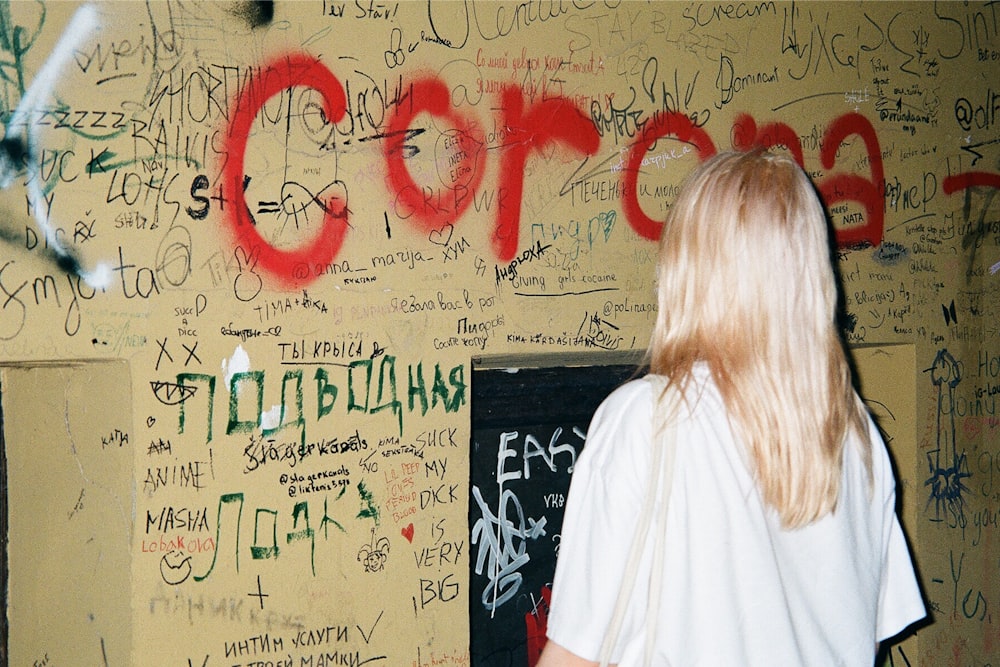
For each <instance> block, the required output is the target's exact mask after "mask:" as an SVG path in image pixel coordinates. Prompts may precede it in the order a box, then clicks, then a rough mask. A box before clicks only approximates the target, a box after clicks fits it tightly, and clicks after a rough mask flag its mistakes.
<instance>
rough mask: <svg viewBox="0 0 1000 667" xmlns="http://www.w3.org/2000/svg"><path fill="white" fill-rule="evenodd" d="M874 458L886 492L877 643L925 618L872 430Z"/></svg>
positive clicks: (889, 481) (887, 473)
mask: <svg viewBox="0 0 1000 667" xmlns="http://www.w3.org/2000/svg"><path fill="white" fill-rule="evenodd" d="M872 431H873V433H872V445H873V447H875V452H874V453H873V455H874V456H875V457H881V459H882V466H881V468H882V476H883V484H884V487H883V488H884V489H885V492H884V493H885V495H884V501H883V506H882V511H883V526H884V530H883V554H884V556H883V560H882V576H881V584H880V588H879V598H878V616H877V619H876V628H875V633H876V634H875V637H876V639H877V640H878V641H882V640H884V639H888V638H889V637H893V636H895V635H897V634H899V633H900V632H902V631H903V630H904V629H906V627H907V626H909V625H910V624H912V623H914V622H916V621H919V620H920V619H922V618H923V617H924V616H926V615H927V610H926V608H925V607H924V601H923V597H922V596H921V594H920V586H919V584H918V583H917V575H916V573H915V571H914V568H913V561H912V560H911V558H910V551H909V549H908V547H907V544H906V538H905V536H904V535H903V528H902V526H901V525H900V523H899V518H898V517H897V516H896V491H895V480H894V479H893V477H892V468H891V466H890V464H889V460H888V454H887V453H886V450H885V445H884V444H883V442H882V439H881V437H880V436H879V434H878V432H877V431H876V430H875V428H874V426H873V427H872Z"/></svg>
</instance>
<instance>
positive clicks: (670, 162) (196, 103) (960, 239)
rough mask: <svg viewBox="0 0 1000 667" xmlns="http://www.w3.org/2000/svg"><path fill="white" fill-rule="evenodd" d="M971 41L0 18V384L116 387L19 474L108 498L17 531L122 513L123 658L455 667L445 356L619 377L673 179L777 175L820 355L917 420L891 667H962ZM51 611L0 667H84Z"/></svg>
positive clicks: (621, 5) (974, 543)
mask: <svg viewBox="0 0 1000 667" xmlns="http://www.w3.org/2000/svg"><path fill="white" fill-rule="evenodd" d="M272 10H273V11H272ZM998 14H1000V9H998V7H997V5H995V4H991V3H983V2H972V3H947V2H945V3H934V4H932V3H923V2H919V3H917V2H914V3H857V2H852V3H848V2H835V3H820V2H816V3H796V4H785V3H728V2H723V3H704V4H699V3H686V2H683V3H681V2H678V3H640V2H618V1H616V0H604V1H591V0H574V1H570V0H563V1H561V2H555V1H553V2H537V1H534V0H533V1H531V2H523V3H519V4H515V3H505V4H502V5H500V4H495V3H491V2H475V3H474V2H439V1H430V2H426V3H425V2H389V1H384V0H383V1H381V2H369V1H368V0H356V1H353V2H333V1H331V0H322V1H321V0H311V1H308V2H305V1H303V2H276V3H273V6H272V5H270V4H268V3H258V4H252V3H237V2H230V3H225V2H219V3H206V2H186V1H185V2H181V1H170V2H159V1H157V2H150V3H148V4H143V3H138V2H135V3H133V2H129V3H97V4H93V5H90V4H82V3H69V2H37V3H34V2H32V3H29V2H12V3H4V4H2V5H0V18H2V21H0V31H2V32H0V49H2V65H0V74H2V81H0V95H2V98H0V110H2V114H3V115H2V122H3V124H4V127H5V130H6V133H5V136H4V140H3V144H2V148H3V149H4V157H5V160H4V161H3V164H2V173H3V176H4V178H3V182H2V184H3V187H4V189H3V191H2V194H0V197H2V202H0V211H2V215H0V237H2V243H0V361H2V362H7V363H9V364H13V363H14V362H16V368H18V369H25V368H31V367H32V365H33V364H34V363H35V362H43V361H44V362H70V361H74V362H77V361H83V360H91V361H108V360H118V361H124V362H127V366H128V371H127V373H126V375H127V377H129V378H130V386H128V387H127V390H128V391H125V392H122V391H119V389H120V387H109V386H108V382H107V380H106V378H107V377H108V373H107V372H106V369H107V367H106V366H101V367H100V368H101V369H104V370H95V371H94V372H93V373H92V374H89V375H88V374H87V373H88V371H87V370H86V369H87V366H86V365H84V366H74V368H76V369H78V372H80V373H84V377H85V379H84V380H83V382H84V385H83V386H84V387H86V388H87V389H89V391H87V390H83V391H82V393H80V396H81V398H80V400H84V398H83V397H86V400H90V401H92V402H93V403H94V405H95V406H100V407H101V409H100V410H98V409H97V408H96V407H95V410H94V411H93V412H91V413H89V414H90V416H89V417H87V416H83V417H80V418H79V419H83V420H84V421H83V422H80V421H77V422H76V423H75V425H74V426H73V429H70V428H69V427H67V428H66V429H64V430H63V432H62V433H61V434H60V436H59V439H55V440H53V441H52V446H53V447H57V446H58V447H76V448H92V449H93V451H92V452H91V454H90V458H88V459H87V461H89V462H90V463H91V464H94V465H96V463H95V461H100V456H101V454H100V452H106V453H107V452H110V451H112V450H113V451H119V450H126V451H128V452H130V454H131V459H132V461H133V462H134V465H133V467H132V469H133V477H132V480H131V481H130V485H131V491H130V492H129V493H125V494H121V493H119V487H118V486H116V485H117V484H118V482H114V483H112V482H110V481H107V482H106V481H102V480H101V479H99V478H95V477H93V476H91V475H87V474H86V472H85V471H82V470H76V471H74V470H72V469H71V468H67V467H66V466H65V465H64V463H65V461H63V463H60V464H58V465H57V464H56V463H53V464H52V465H53V467H54V468H53V469H56V468H58V469H59V470H62V471H63V472H62V473H59V474H56V473H53V477H52V478H50V479H34V478H32V479H30V480H26V479H25V478H23V477H18V475H19V474H21V473H22V470H21V469H20V468H15V467H13V466H11V467H10V468H9V470H8V476H9V477H10V484H11V488H12V489H13V488H14V487H15V485H17V484H33V485H37V488H38V489H39V490H43V489H47V488H48V489H52V490H53V494H55V489H56V488H57V487H58V488H59V494H58V497H59V498H63V497H65V498H67V499H69V500H68V501H67V502H70V503H71V506H69V507H60V506H59V502H55V501H53V503H54V504H52V505H50V506H49V507H51V510H47V511H51V515H48V516H47V518H46V520H45V521H41V520H40V525H47V526H58V525H59V523H58V522H59V521H65V522H67V524H66V530H65V535H66V536H67V541H66V542H63V543H62V546H61V548H62V549H63V550H64V552H65V557H66V558H67V560H71V559H72V558H74V556H75V555H77V554H79V553H81V552H86V546H85V545H82V544H79V543H78V541H76V542H74V541H72V540H69V539H68V538H69V536H71V535H78V534H80V533H79V531H78V530H77V529H76V525H75V524H74V523H73V522H80V521H83V522H86V524H87V525H88V526H91V527H93V531H94V535H95V539H97V540H100V539H101V538H102V536H105V535H106V534H109V533H106V532H103V531H119V530H120V526H119V525H118V524H117V523H114V522H113V521H112V519H111V518H110V517H111V516H112V515H113V513H114V512H115V511H117V509H113V508H112V506H113V505H114V506H115V508H117V505H118V504H121V506H123V507H127V508H129V509H130V510H131V514H132V521H131V533H130V535H128V536H127V540H126V541H127V542H128V543H129V544H130V546H129V547H128V548H127V557H128V558H127V560H128V561H130V563H131V565H130V588H131V601H132V608H131V619H132V623H131V638H130V639H128V638H127V636H128V633H127V632H126V633H120V634H122V635H123V637H125V638H120V639H118V640H117V641H118V642H119V645H116V646H115V647H114V649H113V650H114V652H116V653H117V654H128V653H129V652H131V655H132V663H133V664H136V665H144V664H154V662H155V664H179V665H180V664H193V665H202V664H208V665H213V664H227V665H230V664H248V663H252V662H254V661H261V660H271V661H277V660H279V659H288V660H291V661H292V664H296V665H299V664H323V662H318V661H327V660H332V659H333V658H332V657H330V656H334V655H335V654H336V655H337V656H340V657H343V656H347V659H348V660H355V661H356V662H357V663H360V662H363V661H365V660H369V659H372V660H375V659H377V658H379V657H382V656H384V659H382V660H376V662H380V663H381V664H391V665H404V664H405V665H410V664H413V665H417V664H420V665H430V664H467V663H468V662H469V656H468V620H467V612H468V600H469V598H470V597H472V598H475V597H476V596H477V595H478V594H479V592H478V591H473V590H470V586H469V581H468V575H467V572H468V565H469V561H468V559H469V557H470V556H472V557H475V554H476V550H477V549H479V548H481V547H480V545H472V544H470V539H469V537H470V536H469V532H468V528H467V503H468V488H467V486H468V473H469V460H468V452H469V449H468V441H469V434H470V424H469V414H470V411H469V400H468V395H469V387H468V384H469V382H470V378H471V369H472V364H473V360H474V359H476V358H478V357H481V356H487V355H520V354H529V353H531V354H534V353H569V352H582V351H588V352H594V351H600V350H607V351H624V350H630V349H641V348H642V347H643V346H644V345H645V342H646V339H647V337H648V335H649V331H650V327H651V323H652V321H653V319H654V318H655V316H656V313H655V304H654V298H653V287H654V286H653V282H652V269H653V261H654V256H655V242H654V241H653V240H652V239H653V238H655V236H656V232H657V229H658V225H659V223H658V221H659V220H662V219H663V216H664V214H665V211H666V210H667V209H668V208H669V206H670V202H671V201H672V199H673V197H674V194H675V193H676V188H677V186H678V184H679V183H680V182H681V180H682V179H683V177H684V176H685V175H686V174H687V173H688V172H689V171H690V170H691V169H692V168H693V167H694V166H695V165H696V164H697V163H698V162H699V160H700V159H703V158H704V157H705V156H707V155H709V154H711V153H713V152H715V151H717V150H725V149H730V148H733V147H737V148H745V147H748V146H751V145H754V144H765V145H777V146H781V147H783V148H781V150H790V151H792V152H793V154H795V155H796V157H797V158H798V159H799V160H800V162H801V163H802V164H803V166H804V167H805V168H806V170H807V171H808V172H809V173H810V174H811V175H812V176H813V177H814V179H815V181H816V183H817V185H818V187H819V188H820V190H821V192H822V193H823V194H824V196H825V198H826V201H827V203H828V205H829V209H830V214H831V218H832V220H833V223H834V226H835V228H836V230H837V236H838V240H839V242H840V246H841V247H840V254H839V264H840V270H841V274H842V277H843V280H844V296H845V302H846V309H847V312H848V317H846V318H845V334H846V337H847V339H848V340H849V341H850V342H851V343H852V344H855V345H875V346H902V347H900V348H896V349H904V348H905V349H909V350H910V353H909V354H910V357H912V360H913V362H912V367H911V368H909V369H908V370H907V371H905V372H902V373H899V374H898V375H896V376H894V377H891V378H880V380H888V381H889V382H890V383H895V385H894V386H896V387H898V389H899V393H900V394H901V395H915V397H916V406H915V422H914V423H912V424H909V425H903V426H900V425H898V424H897V427H898V428H899V429H900V433H901V435H900V437H901V438H904V439H907V440H910V441H912V442H913V443H914V445H913V450H912V452H911V453H910V454H909V455H908V456H905V457H900V455H899V453H897V462H898V463H899V464H900V466H901V468H902V469H901V477H903V478H904V479H906V480H910V483H909V484H907V485H905V486H906V488H905V494H904V495H905V497H906V498H907V501H908V502H910V503H911V505H910V506H909V507H910V509H909V510H908V512H907V514H908V521H907V524H908V525H907V530H908V533H909V535H910V538H911V541H912V542H913V544H914V548H915V551H916V553H917V560H918V563H919V566H920V571H921V579H922V583H923V586H924V589H925V591H926V594H927V598H928V601H929V604H930V606H931V607H932V609H933V615H934V623H933V624H932V625H930V626H929V627H926V628H924V629H922V630H921V631H920V634H919V637H918V642H915V643H914V644H913V645H912V646H913V648H906V647H907V646H908V645H904V648H902V649H900V648H899V647H897V649H895V650H896V653H895V654H894V655H893V659H894V660H898V661H899V663H897V664H902V662H903V660H904V658H905V660H908V661H909V663H910V664H925V665H941V664H956V665H957V664H962V665H985V664H988V663H990V662H995V661H996V660H997V658H998V655H1000V629H998V625H997V624H998V623H1000V616H998V606H1000V586H998V582H1000V576H998V572H997V562H998V558H1000V551H998V550H1000V546H998V544H997V540H996V533H997V512H998V510H1000V437H998V433H1000V416H998V415H997V409H996V407H997V402H998V398H1000V344H998V343H1000V330H998V328H997V322H998V321H1000V320H998V315H1000V313H998V306H1000V298H998V292H1000V290H998V284H1000V276H997V275H995V272H996V266H997V263H998V262H1000V252H998V241H1000V203H998V202H997V200H996V199H995V198H994V197H995V194H996V190H997V187H998V185H1000V140H998V137H1000V16H998ZM331 119H334V120H336V122H335V123H333V124H331V123H330V120H331ZM991 267H992V268H991ZM774 270H775V271H781V270H782V267H780V266H777V267H774ZM58 365H60V364H57V366H58ZM14 367H15V366H11V367H9V368H8V370H7V371H5V372H4V374H3V375H2V380H3V381H4V383H5V387H4V390H5V410H6V412H7V415H8V416H9V415H10V410H11V409H12V408H11V406H10V405H8V403H7V400H8V397H9V395H10V394H9V392H10V387H11V386H12V384H13V383H15V382H17V381H18V380H17V379H16V378H20V377H24V374H23V373H21V372H20V371H19V372H17V373H15V372H14V371H13V370H11V369H12V368H14ZM95 368H97V367H96V366H95ZM79 369H83V370H79ZM29 375H30V374H29ZM37 377H38V378H41V379H37V380H33V381H32V382H33V384H32V385H31V386H32V387H33V391H36V392H38V394H39V395H40V396H41V395H45V394H48V393H51V392H54V391H59V392H61V391H62V388H61V387H59V386H57V385H58V384H59V383H60V382H62V380H54V379H45V378H53V377H59V376H58V374H56V375H50V374H42V375H39V376H37ZM102 378H104V379H105V381H104V382H102V381H101V379H102ZM75 381H76V380H74V382H75ZM74 386H75V385H74ZM28 404H29V405H30V404H31V401H30V400H29V401H28ZM19 405H23V404H19ZM36 405H37V412H35V413H34V414H32V415H31V417H32V419H34V420H37V421H40V422H47V423H54V424H55V425H56V426H58V425H59V424H61V423H62V422H63V420H64V419H65V414H64V413H65V409H64V406H63V404H62V403H59V402H58V401H56V402H55V403H53V402H51V401H49V402H46V401H41V400H39V401H38V402H37V404H36ZM18 409H19V410H21V409H22V408H18ZM108 415H112V416H108ZM87 419H90V420H91V421H90V422H89V423H90V424H91V425H92V426H91V427H90V428H81V427H80V424H81V423H84V424H86V423H88V422H86V420H87ZM70 433H72V436H70V435H66V434H70ZM64 435H65V438H64V437H63V436H64ZM53 437H55V436H53ZM46 441H47V438H44V437H41V436H32V435H31V433H30V432H27V431H21V432H19V433H14V434H8V447H10V448H12V449H13V448H14V447H18V448H22V447H28V448H30V449H32V450H34V449H40V448H41V449H44V447H45V445H46ZM18 451H19V452H20V453H21V454H23V452H21V450H20V449H18ZM303 453H305V456H303V455H302V454H303ZM106 455H109V454H106ZM95 457H96V458H95ZM8 460H11V458H10V457H9V459H8ZM60 460H61V459H60ZM110 465H111V464H110V463H109V466H110ZM60 466H61V467H60ZM67 470H68V472H67ZM324 474H325V475H326V476H323V475H324ZM311 475H312V476H314V478H313V479H312V481H311V482H310V476H311ZM300 478H301V480H300ZM299 480H300V481H299ZM119 481H120V480H119ZM310 484H312V486H310ZM324 486H325V488H318V487H324ZM124 488H129V484H126V485H125V487H124ZM98 489H100V492H99V491H98ZM102 494H111V495H112V496H113V497H114V498H115V502H114V503H110V502H100V501H98V500H97V498H101V497H102ZM53 497H56V496H55V495H54V496H53ZM80 498H83V501H82V508H80V509H78V510H77V511H76V512H74V508H75V504H73V503H75V502H77V501H79V499H80ZM90 498H94V499H95V500H94V502H92V503H91V502H89V499H90ZM33 507H34V506H33ZM25 511H26V512H30V511H31V509H30V508H27V509H26V508H23V507H16V506H12V507H11V512H12V513H19V512H25ZM63 517H65V519H63ZM170 517H172V519H171V518H170ZM11 525H12V528H13V525H14V522H13V521H12V522H11ZM71 527H72V530H71ZM181 541H183V542H181ZM107 543H108V545H112V544H121V540H120V539H119V540H117V541H116V540H114V539H111V538H109V539H108V542H107ZM181 544H183V547H182V548H181ZM443 544H450V545H452V546H451V549H450V550H448V551H445V550H444V549H441V545H443ZM22 546H23V545H18V544H14V543H12V544H11V550H12V554H13V556H12V559H13V558H16V554H17V553H18V552H17V549H19V548H22ZM34 546H35V547H38V546H39V545H38V544H36V545H34ZM52 548H59V547H52ZM110 548H112V547H111V546H109V549H110ZM115 554H116V557H118V556H120V555H121V551H120V549H119V550H117V551H115ZM435 554H436V555H437V557H436V558H434V557H433V556H434V555H435ZM446 554H454V555H457V557H454V558H453V557H450V556H448V555H446ZM425 556H427V557H426V558H425ZM89 583H92V584H93V585H94V586H95V587H99V586H102V585H103V582H101V581H100V580H98V578H97V577H94V580H93V581H92V582H89ZM84 589H86V586H83V587H81V590H84ZM264 596H266V597H264ZM96 599H98V598H95V600H96ZM95 604H97V603H95ZM85 606H86V605H83V607H85ZM49 611H50V615H51V617H52V622H53V623H55V625H54V626H52V628H49V629H45V628H38V627H34V628H33V629H32V630H31V631H30V632H29V633H28V635H25V634H17V635H16V637H15V636H14V635H12V641H11V660H12V662H11V664H17V665H31V664H33V663H37V664H45V663H46V662H47V661H50V662H49V664H68V663H70V662H72V661H73V660H72V656H73V655H77V656H79V655H81V653H79V651H82V650H85V649H83V648H79V649H76V648H70V649H68V650H70V651H73V652H71V653H70V657H63V658H61V659H58V660H57V656H58V654H59V652H60V650H63V649H61V648H60V647H61V646H65V644H61V643H60V639H59V632H58V628H59V627H60V626H59V624H60V623H62V624H70V625H74V624H75V625H77V626H79V625H80V624H83V625H84V626H86V625H87V623H90V622H93V620H92V619H89V620H88V618H86V612H81V614H82V616H83V617H76V618H70V617H69V615H67V616H65V617H64V616H60V615H59V614H58V611H57V610H56V608H55V607H54V606H53V608H52V609H50V610H49ZM33 613H34V612H33ZM17 614H18V609H17V608H16V607H12V609H11V611H10V615H11V628H12V633H13V632H15V631H17V632H18V633H20V630H19V629H18V626H17V621H18V618H19V617H18V615H17ZM43 615H44V614H43ZM98 615H99V614H98ZM99 634H100V633H98V632H97V631H96V630H95V631H94V633H93V634H92V636H93V637H97V636H98V635H99ZM101 636H102V641H104V640H103V635H101ZM96 642H97V640H96V639H94V640H93V641H92V643H91V644H89V645H88V648H87V649H86V650H92V649H93V648H94V646H95V645H96V644H95V643H96ZM105 643H107V642H105ZM120 643H126V644H127V646H121V645H120ZM227 653H228V655H227ZM913 653H916V654H917V655H913ZM154 656H155V658H154ZM338 659H340V658H339V657H338ZM276 664H277V663H276ZM338 664H339V663H338Z"/></svg>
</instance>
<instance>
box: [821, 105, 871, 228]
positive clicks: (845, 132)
mask: <svg viewBox="0 0 1000 667" xmlns="http://www.w3.org/2000/svg"><path fill="white" fill-rule="evenodd" d="M855 134H856V135H858V136H859V137H861V139H862V140H863V141H864V142H865V150H866V151H867V153H868V163H869V164H870V165H871V178H870V179H867V178H864V177H862V176H858V175H857V174H831V175H829V176H827V177H826V178H824V179H823V180H822V181H820V182H819V183H817V188H818V189H819V191H820V192H821V193H822V195H823V198H824V201H825V203H826V205H827V206H832V205H833V204H835V203H836V202H838V201H855V202H858V203H859V204H861V205H862V206H864V207H865V211H866V212H867V215H866V216H865V220H866V222H865V224H863V225H858V226H857V227H847V228H840V229H838V230H837V244H838V245H839V246H840V247H842V248H843V247H848V246H852V245H856V244H858V243H861V242H863V241H867V242H868V243H871V244H872V245H873V246H877V245H879V244H880V243H882V232H883V231H884V229H885V206H884V201H883V197H882V195H881V193H880V192H879V188H881V187H882V186H883V184H884V183H885V173H884V171H883V167H882V151H881V149H880V148H879V145H878V137H877V136H876V135H875V128H874V127H872V124H871V122H869V120H868V119H867V118H865V117H864V116H862V115H861V114H859V113H848V114H844V115H843V116H841V117H840V118H836V119H834V121H833V122H832V123H830V125H829V126H828V127H827V128H826V134H825V135H824V136H823V143H822V145H821V147H820V162H821V164H822V165H823V168H824V169H832V168H833V163H834V162H835V161H836V159H837V150H838V149H839V148H840V144H841V143H842V142H843V141H844V139H846V138H847V137H849V136H851V135H855Z"/></svg>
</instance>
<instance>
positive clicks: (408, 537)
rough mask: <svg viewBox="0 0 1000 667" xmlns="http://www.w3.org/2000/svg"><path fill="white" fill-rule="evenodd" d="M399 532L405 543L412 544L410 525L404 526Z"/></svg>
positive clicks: (411, 528) (411, 527) (411, 526)
mask: <svg viewBox="0 0 1000 667" xmlns="http://www.w3.org/2000/svg"><path fill="white" fill-rule="evenodd" d="M400 532H401V533H402V534H403V537H405V538H406V541H407V542H409V543H410V544H413V524H412V523H411V524H410V525H408V526H406V527H405V528H403V530H401V531H400Z"/></svg>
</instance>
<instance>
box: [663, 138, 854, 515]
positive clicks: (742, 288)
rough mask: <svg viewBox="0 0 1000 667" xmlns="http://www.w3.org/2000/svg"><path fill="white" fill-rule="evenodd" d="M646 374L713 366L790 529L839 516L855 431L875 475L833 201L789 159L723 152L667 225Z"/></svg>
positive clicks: (691, 185) (682, 373)
mask: <svg viewBox="0 0 1000 667" xmlns="http://www.w3.org/2000/svg"><path fill="white" fill-rule="evenodd" d="M657 276H658V282H659V288H658V289H659V315H658V318H657V322H656V325H655V327H654V330H653V335H652V340H651V344H650V350H649V363H650V371H651V372H653V373H657V374H661V375H665V376H667V377H668V378H669V382H671V383H672V384H674V385H676V386H678V387H679V388H680V389H682V390H683V389H684V387H686V386H687V384H688V382H689V381H690V379H691V374H692V369H693V366H694V364H695V363H696V362H706V363H707V365H708V367H709V369H710V371H711V373H712V376H713V378H714V380H715V383H716V384H717V386H718V387H719V391H720V393H721V396H722V398H723V401H724V402H725V406H726V409H727V411H728V413H729V417H730V421H731V423H732V425H733V428H734V430H735V432H736V434H737V435H738V436H740V437H741V438H742V440H743V442H744V443H745V444H746V446H747V447H748V450H749V453H750V456H751V460H752V463H753V466H754V474H755V476H756V480H757V485H758V488H759V489H760V491H761V494H762V496H763V499H764V502H765V503H766V504H767V505H769V506H771V507H773V508H774V509H775V510H776V511H777V513H778V515H779V516H780V518H781V523H782V525H783V526H784V527H786V528H790V529H791V528H797V527H801V526H804V525H807V524H809V523H812V522H814V521H816V520H817V519H819V518H821V517H823V516H825V515H826V514H828V513H830V512H832V511H833V510H834V509H835V507H836V503H837V498H838V495H839V491H840V477H841V470H842V465H843V464H842V461H843V457H842V453H843V447H844V442H845V438H846V436H847V434H848V433H849V432H851V431H853V432H854V433H856V434H857V436H858V438H859V440H860V442H861V443H862V447H863V451H862V456H863V458H864V461H865V463H866V465H867V467H868V471H869V478H870V476H871V442H870V439H869V437H868V429H867V418H866V411H865V407H864V404H863V403H862V402H861V400H860V398H859V397H858V395H857V393H856V392H855V390H854V387H853V385H852V383H851V371H850V365H849V363H848V361H847V358H846V354H845V351H844V347H843V343H842V341H841V339H840V337H839V334H838V330H837V326H836V321H835V318H836V308H837V285H836V278H835V275H834V272H833V266H832V259H831V246H830V241H829V232H828V229H827V224H826V218H825V215H824V212H823V207H822V205H821V203H820V201H819V198H818V197H817V195H816V192H815V191H814V189H813V187H812V185H811V184H810V182H809V180H808V178H807V176H806V175H805V173H803V171H802V169H801V168H799V166H798V165H797V164H796V163H795V162H794V161H793V160H792V159H791V158H789V157H785V156H782V155H777V154H772V153H768V152H765V151H762V150H755V151H752V152H748V153H732V152H730V153H720V154H718V155H716V156H714V157H712V158H711V159H709V160H707V161H706V162H704V163H703V164H702V165H700V166H699V167H698V168H697V169H696V170H695V171H694V173H693V174H692V175H691V176H690V177H689V178H688V180H687V181H686V183H685V185H684V187H683V188H682V189H681V192H680V194H679V196H678V197H677V200H676V201H675V202H674V205H673V207H672V208H671V210H670V213H669V215H668V217H667V220H666V221H665V223H664V226H663V233H662V236H661V239H660V254H659V262H658V266H657Z"/></svg>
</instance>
